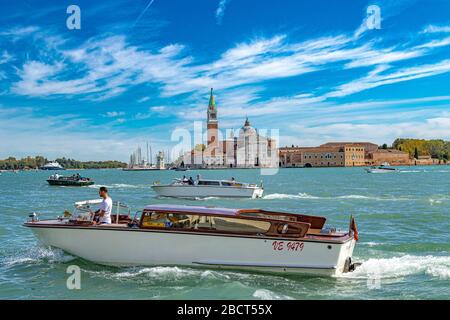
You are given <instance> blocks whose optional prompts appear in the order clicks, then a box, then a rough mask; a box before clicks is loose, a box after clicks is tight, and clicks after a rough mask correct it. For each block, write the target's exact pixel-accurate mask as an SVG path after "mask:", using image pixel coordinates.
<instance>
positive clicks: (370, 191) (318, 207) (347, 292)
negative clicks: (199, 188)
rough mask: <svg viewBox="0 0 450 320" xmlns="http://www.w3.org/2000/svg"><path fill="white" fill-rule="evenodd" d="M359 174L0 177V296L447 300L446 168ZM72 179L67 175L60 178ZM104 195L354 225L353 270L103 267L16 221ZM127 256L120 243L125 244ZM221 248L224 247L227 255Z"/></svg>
mask: <svg viewBox="0 0 450 320" xmlns="http://www.w3.org/2000/svg"><path fill="white" fill-rule="evenodd" d="M400 169H401V170H402V171H401V172H400V173H388V174H368V173H366V172H365V171H364V169H363V168H333V169H329V168H324V169H318V168H315V169H281V170H279V172H278V173H277V174H276V175H272V176H261V175H260V171H259V170H214V171H188V172H174V171H158V172H157V171H155V172H149V171H147V172H124V171H120V170H86V171H80V172H81V173H82V175H85V176H89V177H91V178H93V179H94V180H95V181H96V185H94V186H91V187H83V188H74V187H72V188H71V187H57V186H49V185H47V183H46V181H45V179H46V178H47V177H48V175H49V174H50V173H49V172H19V173H10V172H8V173H2V174H1V175H0V242H1V247H0V299H71V298H75V299H449V298H450V166H436V167H404V168H400ZM66 173H68V174H72V173H74V172H72V171H67V172H66ZM198 173H200V174H201V175H202V176H203V177H205V178H230V177H231V176H234V177H235V178H236V179H237V180H242V181H248V182H259V181H260V180H263V182H264V187H265V195H264V198H263V199H256V200H224V199H206V200H177V199H158V198H156V196H155V194H154V193H153V192H152V190H151V188H150V185H151V184H152V183H153V182H154V181H161V182H169V181H170V180H171V179H172V178H175V177H179V176H180V174H181V175H183V174H187V175H188V176H193V177H195V176H196V175H197V174H198ZM101 185H105V186H107V187H109V189H110V194H111V196H112V197H113V199H114V200H120V201H124V202H126V203H128V204H129V205H130V206H131V207H132V208H133V210H134V211H137V210H139V209H141V208H142V207H143V206H144V205H146V204H150V203H181V204H191V205H215V206H227V207H261V208H266V209H273V210H286V211H291V212H298V213H306V214H317V215H323V216H325V217H327V219H328V220H327V225H329V226H336V227H338V228H342V229H346V228H347V226H348V220H349V215H350V214H353V215H354V216H355V217H356V222H357V225H358V229H359V235H360V240H359V242H358V243H357V246H356V249H355V253H354V260H356V261H360V262H362V266H361V267H360V268H359V269H357V270H356V271H355V272H354V273H351V274H347V275H344V276H342V277H337V278H323V277H312V276H283V275H273V274H262V273H248V272H241V271H217V270H209V269H195V268H185V267H167V266H158V267H139V268H113V267H105V266H101V265H96V264H94V263H91V262H88V261H84V260H82V259H80V258H77V257H74V256H71V255H69V254H67V253H64V252H62V251H61V250H58V249H52V248H47V247H44V246H42V245H41V244H39V243H38V242H37V240H36V239H35V238H34V236H33V235H32V233H31V231H30V230H28V229H27V228H25V227H23V226H22V225H21V224H22V223H23V222H24V221H25V220H26V219H27V215H28V213H30V212H33V211H36V212H39V213H40V216H41V218H51V217H54V216H56V215H61V214H62V212H63V211H64V209H72V204H73V202H75V201H78V200H86V199H93V198H96V197H97V188H98V187H99V186H101ZM130 249H132V245H131V246H130ZM230 250H232V248H230ZM69 265H78V266H80V268H81V290H68V289H67V287H66V279H67V276H68V274H66V269H67V267H68V266H69Z"/></svg>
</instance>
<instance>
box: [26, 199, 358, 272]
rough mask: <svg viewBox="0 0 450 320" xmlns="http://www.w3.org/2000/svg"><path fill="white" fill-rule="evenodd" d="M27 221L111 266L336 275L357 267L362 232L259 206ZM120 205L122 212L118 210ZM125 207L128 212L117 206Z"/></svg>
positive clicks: (42, 234)
mask: <svg viewBox="0 0 450 320" xmlns="http://www.w3.org/2000/svg"><path fill="white" fill-rule="evenodd" d="M95 201H96V200H94V201H82V202H78V203H76V204H75V207H76V211H75V212H74V213H70V212H68V211H65V212H64V215H63V216H60V217H57V218H56V219H51V220H40V219H39V215H38V214H36V213H32V214H30V216H29V217H30V219H29V220H28V221H27V222H26V223H24V226H25V227H29V228H30V229H31V230H32V231H33V233H34V234H35V235H36V237H37V238H38V239H39V240H40V241H41V242H42V243H43V244H45V245H48V246H52V247H56V248H60V249H62V250H64V251H66V252H68V253H69V254H72V255H75V256H79V257H81V258H83V259H86V260H89V261H92V262H95V263H98V264H102V265H111V266H189V267H206V268H219V269H242V270H248V271H258V272H276V273H292V274H317V275H327V276H336V275H340V274H342V273H346V272H350V271H352V270H354V268H355V267H356V266H357V264H355V263H353V262H352V254H353V249H354V247H355V245H356V241H357V240H358V231H357V229H356V223H355V220H354V219H353V218H351V219H350V227H349V230H348V231H345V232H339V231H336V229H335V228H330V227H324V225H325V222H326V218H324V217H320V216H310V215H301V214H294V213H286V212H275V211H266V210H261V209H229V208H213V207H197V206H184V205H162V204H161V205H148V206H146V207H144V209H143V210H142V211H140V212H138V213H136V215H135V216H134V217H133V218H132V217H131V216H130V210H129V209H128V207H126V206H121V205H120V203H114V204H113V214H112V224H101V225H97V224H93V223H92V219H93V212H92V210H91V206H92V205H94V204H96V203H99V202H100V201H101V200H98V201H97V202H95ZM116 208H117V212H116ZM122 208H127V210H128V212H127V213H126V214H121V213H120V212H119V211H120V210H121V209H122Z"/></svg>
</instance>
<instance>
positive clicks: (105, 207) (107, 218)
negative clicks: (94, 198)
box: [99, 197, 113, 223]
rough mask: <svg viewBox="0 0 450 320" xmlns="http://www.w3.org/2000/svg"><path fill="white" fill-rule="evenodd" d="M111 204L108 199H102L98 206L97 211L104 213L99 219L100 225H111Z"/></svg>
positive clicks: (110, 200)
mask: <svg viewBox="0 0 450 320" xmlns="http://www.w3.org/2000/svg"><path fill="white" fill-rule="evenodd" d="M112 207H113V203H112V199H111V198H110V197H108V198H106V199H103V201H102V203H101V204H100V208H99V210H102V211H103V212H104V214H103V217H100V220H99V222H100V223H102V222H103V223H111V211H112Z"/></svg>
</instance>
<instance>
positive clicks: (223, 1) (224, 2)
mask: <svg viewBox="0 0 450 320" xmlns="http://www.w3.org/2000/svg"><path fill="white" fill-rule="evenodd" d="M229 1H230V0H220V2H219V5H218V7H217V10H216V21H217V24H221V23H222V19H223V16H224V15H225V8H226V6H227V4H228V2H229Z"/></svg>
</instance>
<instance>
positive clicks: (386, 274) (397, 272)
mask: <svg viewBox="0 0 450 320" xmlns="http://www.w3.org/2000/svg"><path fill="white" fill-rule="evenodd" d="M417 274H426V275H429V276H432V277H437V278H439V279H445V280H448V279H449V277H450V256H431V255H428V256H413V255H404V256H401V257H393V258H381V259H369V260H367V261H365V262H363V264H362V265H361V266H359V267H358V268H356V270H355V271H353V272H351V273H346V274H344V275H342V277H344V278H362V279H366V278H367V279H369V278H373V277H375V276H376V277H379V278H380V279H389V278H399V277H405V276H411V275H417Z"/></svg>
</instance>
